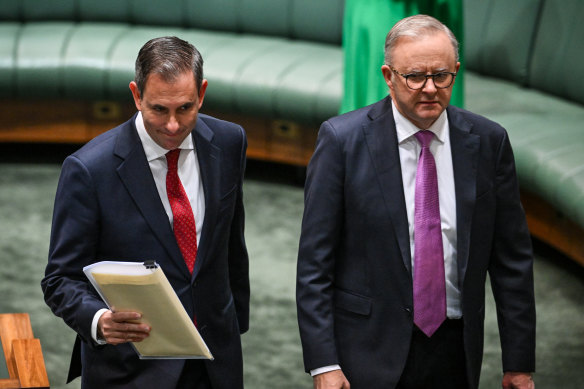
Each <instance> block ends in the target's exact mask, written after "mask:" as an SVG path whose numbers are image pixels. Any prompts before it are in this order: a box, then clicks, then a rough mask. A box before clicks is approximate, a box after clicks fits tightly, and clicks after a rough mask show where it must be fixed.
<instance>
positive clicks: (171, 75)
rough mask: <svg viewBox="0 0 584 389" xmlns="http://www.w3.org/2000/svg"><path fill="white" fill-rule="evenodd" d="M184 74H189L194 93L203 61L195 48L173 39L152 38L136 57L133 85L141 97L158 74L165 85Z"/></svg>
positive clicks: (187, 43) (171, 37)
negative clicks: (193, 80)
mask: <svg viewBox="0 0 584 389" xmlns="http://www.w3.org/2000/svg"><path fill="white" fill-rule="evenodd" d="M186 71H192V72H193V76H194V77H195V83H196V85H197V91H200V90H201V84H202V83H203V57H202V56H201V53H199V51H198V50H197V48H196V47H195V46H193V45H192V44H190V43H189V42H187V41H185V40H182V39H180V38H177V37H175V36H166V37H160V38H154V39H151V40H149V41H148V42H146V43H145V44H144V46H142V48H141V49H140V52H139V53H138V57H137V58H136V74H135V76H134V77H135V78H134V81H135V82H136V85H137V86H138V90H139V91H140V95H142V94H144V88H145V87H146V80H147V79H148V76H150V75H151V74H159V75H161V76H162V78H163V79H164V80H165V81H167V82H171V81H173V80H175V79H176V78H177V77H178V76H179V75H181V74H183V73H184V72H186Z"/></svg>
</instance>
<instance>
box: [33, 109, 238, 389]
mask: <svg viewBox="0 0 584 389" xmlns="http://www.w3.org/2000/svg"><path fill="white" fill-rule="evenodd" d="M134 120H135V116H134V117H133V118H132V119H130V120H129V121H127V122H126V123H124V124H122V125H121V126H119V127H117V128H115V129H113V130H110V131H108V132H106V133H105V134H103V135H101V136H99V137H97V138H96V139H94V140H92V141H91V142H89V143H88V144H87V145H85V146H84V147H83V148H81V149H80V150H79V151H77V152H76V153H74V154H73V155H71V156H69V157H68V158H67V159H66V160H65V162H64V164H63V169H62V172H61V177H60V180H59V186H58V189H57V195H56V200H55V208H54V215H53V226H52V233H51V244H50V250H49V262H48V265H47V268H46V274H45V278H44V279H43V281H42V283H41V284H42V288H43V291H44V295H45V301H46V302H47V304H48V305H49V307H50V308H51V309H52V310H53V312H54V313H55V314H56V315H57V316H60V317H62V318H63V319H64V320H65V322H66V323H67V324H68V325H69V326H70V327H71V328H73V329H74V330H75V331H76V332H77V334H78V338H77V342H76V347H75V349H76V350H77V351H78V352H79V351H80V356H79V353H75V352H74V356H73V358H72V365H71V371H70V379H72V378H74V377H76V376H78V375H79V373H80V371H79V368H80V367H82V369H83V372H82V384H83V386H84V387H86V388H117V387H119V388H172V387H174V386H175V384H176V381H177V379H178V377H179V375H180V373H181V371H182V368H183V366H184V360H139V359H138V357H137V355H136V352H135V351H134V350H133V349H132V347H131V346H130V345H129V344H123V345H118V346H111V345H105V346H97V345H95V344H94V342H93V341H92V339H91V333H90V328H91V322H92V319H93V316H94V315H95V313H96V312H97V311H98V310H99V309H101V308H105V307H106V306H105V304H104V303H103V302H102V300H101V299H100V298H99V296H98V295H97V294H96V292H95V290H94V289H93V287H92V286H91V285H90V283H89V282H88V280H87V279H86V277H85V276H84V274H83V272H82V268H83V267H84V266H86V265H88V264H91V263H94V262H98V261H102V260H117V261H140V262H141V261H144V260H147V259H152V260H155V261H157V262H158V263H159V264H160V265H161V267H162V268H163V270H164V272H165V274H166V276H167V278H168V279H169V281H170V283H171V285H172V287H173V288H174V290H175V291H176V293H177V295H178V297H179V298H180V300H181V302H182V304H183V305H184V307H185V309H186V311H187V313H188V314H189V315H190V316H193V315H196V318H197V324H198V327H199V331H200V333H201V335H202V337H203V339H204V340H205V341H206V343H207V345H208V346H209V348H210V350H211V352H212V353H213V356H214V357H215V360H214V361H206V362H205V365H206V368H207V371H208V374H209V377H210V379H211V382H212V383H213V388H225V389H233V388H240V387H242V386H243V383H242V382H243V378H242V377H243V363H242V353H241V342H240V333H243V332H245V331H246V330H247V328H248V321H249V273H248V257H247V250H246V246H245V240H244V236H243V225H244V210H243V203H242V180H243V173H244V169H245V152H246V147H247V142H246V137H245V133H244V131H243V129H242V128H241V127H239V126H237V125H235V124H232V123H228V122H224V121H220V120H218V119H215V118H212V117H209V116H206V115H199V118H198V121H197V124H196V126H195V129H194V130H193V133H192V136H193V137H194V144H195V147H196V150H197V157H198V160H199V165H200V171H201V178H202V181H203V187H204V191H205V207H206V208H205V220H204V223H203V229H202V233H201V239H200V244H199V250H198V253H197V259H196V263H195V269H194V272H193V275H192V276H191V275H190V273H189V271H188V269H187V267H186V265H185V263H184V260H183V258H182V255H181V252H180V249H179V247H178V245H177V243H176V240H175V238H174V234H173V232H172V228H171V225H170V223H169V220H168V217H167V215H166V213H165V211H164V207H163V205H162V202H161V200H160V196H159V195H158V192H157V189H156V186H155V183H154V179H153V177H152V173H151V171H150V168H149V165H148V162H147V160H146V155H145V153H144V149H143V147H142V144H141V142H140V139H139V137H138V133H137V132H136V127H135V124H134ZM79 346H80V349H79ZM75 354H77V355H75ZM78 358H81V359H78ZM79 363H80V364H81V366H80V365H79Z"/></svg>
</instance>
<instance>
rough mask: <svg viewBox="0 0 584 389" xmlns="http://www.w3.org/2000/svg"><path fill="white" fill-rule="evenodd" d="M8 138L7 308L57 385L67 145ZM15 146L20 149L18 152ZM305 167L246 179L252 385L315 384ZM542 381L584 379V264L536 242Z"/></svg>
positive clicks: (490, 367)
mask: <svg viewBox="0 0 584 389" xmlns="http://www.w3.org/2000/svg"><path fill="white" fill-rule="evenodd" d="M19 148H20V146H16V145H12V146H0V252H1V253H2V254H1V255H2V256H1V257H0V258H1V267H0V280H1V282H0V296H2V299H1V300H0V312H1V313H7V312H23V311H24V312H29V313H30V315H31V321H32V325H33V329H34V332H35V335H36V336H37V337H38V338H40V340H41V343H42V347H43V352H44V356H45V362H46V366H47V370H48V373H49V379H50V381H51V387H52V388H65V387H70V388H77V387H79V382H78V381H77V382H74V383H73V384H71V385H69V386H66V385H65V384H64V382H65V376H66V372H67V368H68V365H69V356H70V351H71V346H72V343H73V339H74V333H73V332H72V331H71V330H70V329H69V328H68V327H67V326H65V324H63V322H62V321H61V320H60V319H58V318H56V317H54V316H53V315H52V313H51V312H50V311H49V309H48V308H47V307H46V305H45V304H44V302H43V298H42V294H41V290H40V286H39V283H40V280H41V278H42V276H43V272H44V267H45V264H46V260H47V250H48V241H49V233H50V218H51V213H52V203H53V197H54V193H55V189H56V183H57V178H58V175H59V167H60V161H61V160H62V158H63V156H64V155H65V153H67V152H69V151H70V150H69V149H68V148H57V147H55V146H43V147H40V146H39V147H38V148H35V149H34V150H33V153H32V154H31V153H30V150H29V153H28V155H34V157H22V156H21V155H22V154H19V153H18V152H17V151H18V149H19ZM15 151H16V152H15ZM299 176H300V172H299V171H298V170H295V169H293V168H289V167H283V166H277V165H267V164H260V163H254V162H250V164H249V168H248V177H247V179H246V182H245V188H244V189H245V205H246V213H247V223H246V238H247V243H248V249H249V254H250V261H251V269H250V271H251V286H252V301H251V326H250V327H251V328H250V331H249V332H248V333H247V334H246V335H244V337H243V345H244V358H245V380H246V388H251V389H263V388H276V389H288V388H289V389H298V388H311V387H312V383H311V379H310V377H309V376H308V375H306V374H305V373H304V371H303V366H302V357H301V348H300V341H299V336H298V329H297V324H296V312H295V303H294V277H295V273H296V270H295V266H296V251H297V246H298V236H299V232H300V221H301V217H302V208H303V194H302V187H301V185H299V184H298V182H299V181H298V177H299ZM535 247H536V256H537V259H536V263H535V268H536V298H537V313H538V332H537V341H538V344H537V347H538V349H537V352H538V354H537V362H538V373H537V374H536V384H537V387H538V388H562V389H580V388H583V387H584V369H582V366H584V309H583V308H584V269H582V268H581V267H579V266H577V265H575V264H574V263H572V262H571V261H569V260H567V259H566V258H563V257H562V256H561V255H559V254H558V253H556V252H555V251H553V250H551V249H549V248H547V247H546V246H544V245H541V244H539V243H537V242H536V246H535ZM485 332H486V334H485V358H484V367H483V374H482V381H481V389H491V388H498V387H500V377H501V367H500V366H501V363H500V352H499V343H498V335H497V327H496V321H495V318H494V308H493V303H492V298H491V297H490V294H489V300H488V309H487V321H486V331H485Z"/></svg>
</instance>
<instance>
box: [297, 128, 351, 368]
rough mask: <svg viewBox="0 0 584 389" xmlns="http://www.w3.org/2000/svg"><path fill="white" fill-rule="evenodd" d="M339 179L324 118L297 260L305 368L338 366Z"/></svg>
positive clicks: (337, 150)
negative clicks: (335, 300) (335, 299)
mask: <svg viewBox="0 0 584 389" xmlns="http://www.w3.org/2000/svg"><path fill="white" fill-rule="evenodd" d="M343 181H344V165H343V160H342V153H341V147H340V144H339V141H338V139H337V136H336V134H335V131H334V128H333V127H332V126H331V125H330V123H329V122H325V123H323V125H322V126H321V128H320V131H319V135H318V139H317V143H316V148H315V152H314V155H313V157H312V159H311V161H310V163H309V166H308V171H307V180H306V185H305V194H304V196H305V197H304V216H303V220H302V232H301V237H300V246H299V252H298V264H297V285H296V302H297V309H298V324H299V328H300V338H301V340H302V348H303V355H304V366H305V369H306V371H307V372H309V371H310V370H313V369H316V368H320V367H323V366H330V365H337V364H339V360H338V356H337V349H336V344H335V337H334V318H333V292H334V290H333V284H334V268H335V257H336V251H337V247H338V245H339V241H340V235H341V232H342V225H343V218H344V217H343V215H344V209H343Z"/></svg>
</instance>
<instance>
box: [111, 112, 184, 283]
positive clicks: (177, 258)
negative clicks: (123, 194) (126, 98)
mask: <svg viewBox="0 0 584 389" xmlns="http://www.w3.org/2000/svg"><path fill="white" fill-rule="evenodd" d="M134 120H135V116H134V117H133V118H132V119H131V120H130V121H129V122H128V125H127V126H126V127H125V129H124V131H122V132H121V133H120V136H119V138H118V141H117V143H116V147H115V150H114V154H115V155H117V156H118V157H120V158H121V159H122V162H121V163H120V165H119V166H118V169H117V171H118V175H119V177H120V179H121V181H122V183H123V184H124V186H125V187H126V190H127V191H128V193H129V194H130V196H131V197H132V199H133V200H134V203H135V204H136V206H137V207H138V209H139V210H140V213H141V214H142V216H143V217H144V219H145V220H146V222H147V223H148V225H149V226H150V229H151V230H152V232H153V233H154V235H155V236H156V237H157V239H158V240H159V241H160V243H161V244H162V246H163V247H164V248H165V249H166V251H167V252H168V254H169V257H170V258H172V262H173V263H174V264H175V265H176V266H177V267H178V268H179V270H180V273H183V274H184V273H185V272H187V274H188V270H187V268H186V265H185V263H184V260H183V259H182V254H181V252H180V249H179V248H178V245H177V244H176V239H175V237H174V233H173V232H172V228H171V226H170V223H169V221H168V216H167V215H166V211H165V210H164V206H163V205H162V202H161V201H160V195H159V194H158V190H157V189H156V184H155V182H154V178H153V177H152V172H151V170H150V166H149V165H148V161H147V159H146V154H145V153H144V148H143V147H142V143H141V142H140V138H139V137H138V133H137V130H136V127H135V124H134Z"/></svg>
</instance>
